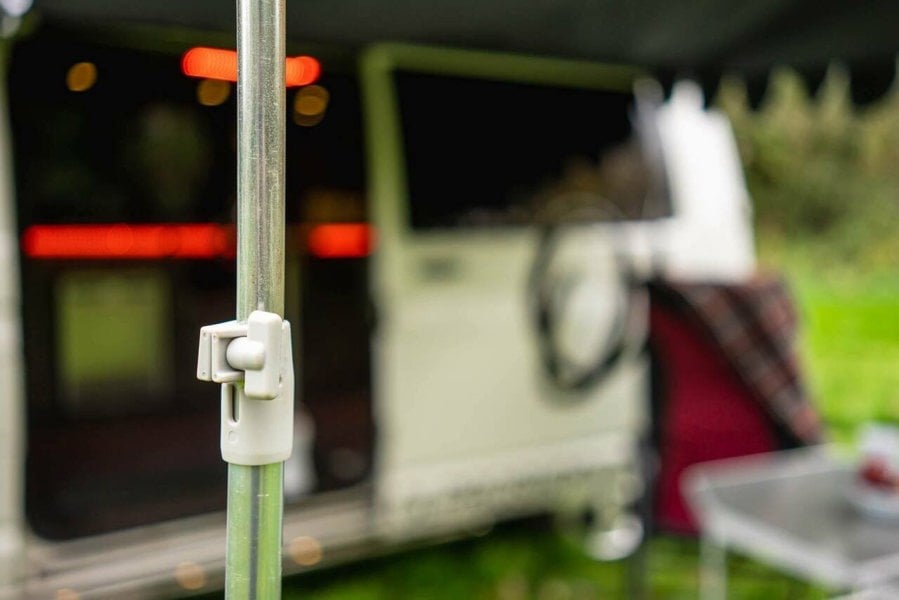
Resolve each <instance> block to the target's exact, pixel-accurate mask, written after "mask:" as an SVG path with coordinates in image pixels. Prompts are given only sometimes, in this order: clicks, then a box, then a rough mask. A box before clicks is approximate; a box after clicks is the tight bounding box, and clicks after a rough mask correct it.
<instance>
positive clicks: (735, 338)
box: [650, 275, 823, 444]
mask: <svg viewBox="0 0 899 600" xmlns="http://www.w3.org/2000/svg"><path fill="white" fill-rule="evenodd" d="M650 289H651V290H652V293H653V294H658V295H661V296H662V297H664V298H666V299H667V300H668V301H669V302H670V304H671V305H672V306H673V307H675V308H676V309H678V310H680V311H682V312H683V313H684V314H685V315H686V316H687V317H688V318H691V319H692V320H693V321H694V322H696V323H698V324H699V325H700V327H701V329H702V330H703V331H704V332H705V333H706V334H707V335H708V336H709V338H710V339H711V341H712V342H713V343H714V344H715V346H716V347H717V348H718V349H719V350H720V351H721V352H722V353H723V355H724V356H725V357H726V358H727V361H728V362H729V363H730V365H731V366H732V367H733V369H734V370H735V371H736V373H737V375H738V376H739V377H740V379H741V380H742V381H743V382H744V383H745V384H746V386H747V387H748V388H749V389H750V390H751V391H752V393H753V394H754V396H755V397H756V399H757V400H758V401H759V402H760V403H761V404H762V406H764V407H765V408H766V410H767V411H768V412H769V413H770V414H771V415H772V417H773V418H775V419H776V420H777V421H778V422H780V423H781V424H782V425H783V426H785V427H786V429H787V431H789V432H791V433H792V434H793V435H794V436H795V437H796V438H797V440H798V441H800V442H802V443H807V444H812V443H817V442H820V441H821V440H822V437H823V434H822V426H821V422H820V420H819V418H818V413H817V411H816V410H815V408H814V406H813V405H812V403H811V401H810V399H809V396H808V394H807V393H806V390H805V386H804V385H803V378H802V376H801V371H800V366H799V361H798V356H797V352H796V348H795V342H796V333H797V318H796V311H795V310H794V306H793V302H792V299H791V297H790V294H789V291H788V290H787V286H786V284H785V283H784V281H783V280H782V279H781V278H780V277H776V276H767V275H764V276H763V275H760V276H757V277H755V278H753V279H752V280H750V281H748V282H746V283H743V284H736V285H730V284H728V285H723V284H703V283H679V282H673V281H655V282H653V283H651V284H650Z"/></svg>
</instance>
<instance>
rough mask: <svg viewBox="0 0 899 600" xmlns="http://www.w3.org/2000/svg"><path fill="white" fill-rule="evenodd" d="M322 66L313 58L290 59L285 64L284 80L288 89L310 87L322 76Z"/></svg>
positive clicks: (299, 57)
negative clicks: (301, 86)
mask: <svg viewBox="0 0 899 600" xmlns="http://www.w3.org/2000/svg"><path fill="white" fill-rule="evenodd" d="M321 71H322V67H321V64H319V62H318V61H317V60H315V59H314V58H312V57H311V56H295V57H288V58H287V61H286V63H285V71H284V79H285V81H286V83H287V87H296V86H300V85H309V84H310V83H315V82H316V81H317V80H318V76H319V75H321Z"/></svg>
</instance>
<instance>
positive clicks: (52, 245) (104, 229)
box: [22, 223, 235, 260]
mask: <svg viewBox="0 0 899 600" xmlns="http://www.w3.org/2000/svg"><path fill="white" fill-rule="evenodd" d="M22 251H23V252H24V253H25V256H27V257H29V258H43V259H70V260H97V259H99V260H102V259H145V260H152V259H167V258H179V259H210V258H231V257H233V256H234V255H235V243H234V228H233V227H231V226H227V225H219V224H216V223H185V224H152V225H150V224H140V225H136V224H125V223H120V224H115V225H33V226H31V227H29V228H27V229H26V230H25V232H24V233H23V234H22Z"/></svg>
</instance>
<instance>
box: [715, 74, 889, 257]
mask: <svg viewBox="0 0 899 600" xmlns="http://www.w3.org/2000/svg"><path fill="white" fill-rule="evenodd" d="M848 83H849V82H848V79H847V76H846V74H845V73H844V72H843V71H841V70H839V69H837V68H833V69H831V71H830V72H829V73H828V76H827V78H826V79H825V81H824V83H823V84H822V86H821V88H820V90H819V91H818V92H817V94H816V95H815V96H814V97H812V96H810V95H809V93H808V92H807V91H806V89H805V87H804V84H803V83H802V81H801V80H800V79H799V78H798V77H797V76H796V75H795V74H794V73H792V72H791V71H787V70H782V71H779V72H777V73H775V74H774V75H773V76H772V79H771V85H770V88H769V91H768V94H767V97H766V99H765V101H764V103H763V104H762V106H761V108H760V109H759V110H758V111H755V112H753V111H751V110H749V108H748V107H747V104H746V96H745V92H744V90H743V88H742V87H741V85H740V84H739V83H738V82H735V81H728V82H726V83H725V85H723V86H722V88H721V91H720V94H719V98H718V101H719V105H720V107H721V108H722V109H723V110H724V111H725V112H726V113H727V114H728V115H729V116H730V118H731V120H732V122H733V125H734V131H735V134H736V137H737V142H738V145H739V148H740V153H741V156H742V158H743V162H744V168H745V171H746V178H747V183H748V185H749V189H750V192H751V194H752V196H753V200H754V203H755V208H756V217H757V225H758V228H759V232H760V235H761V236H763V238H764V239H771V240H777V239H790V240H791V243H796V242H800V243H803V244H806V245H807V246H809V248H810V249H811V251H813V252H814V253H815V254H816V255H817V256H818V257H819V260H821V261H822V262H825V263H828V262H831V263H832V262H835V263H843V264H847V263H852V264H854V265H859V264H861V265H863V266H865V267H867V268H880V267H886V266H888V265H895V264H896V263H897V261H899V237H897V236H895V235H893V232H892V228H893V227H894V226H895V224H896V223H899V168H897V166H899V93H897V92H896V91H894V92H893V93H891V94H889V95H888V96H886V97H885V98H884V99H882V100H881V101H880V102H878V103H877V104H875V105H872V106H869V107H861V108H860V107H855V106H853V105H852V103H851V101H850V97H849V86H848Z"/></svg>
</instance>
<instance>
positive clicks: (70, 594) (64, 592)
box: [55, 588, 81, 600]
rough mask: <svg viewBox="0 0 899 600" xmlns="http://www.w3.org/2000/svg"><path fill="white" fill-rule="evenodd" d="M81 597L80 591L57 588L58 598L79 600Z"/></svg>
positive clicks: (61, 599)
mask: <svg viewBox="0 0 899 600" xmlns="http://www.w3.org/2000/svg"><path fill="white" fill-rule="evenodd" d="M80 597H81V596H79V595H78V592H76V591H75V590H73V589H70V588H62V589H59V590H56V595H55V598H56V600H78V599H79V598H80Z"/></svg>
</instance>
